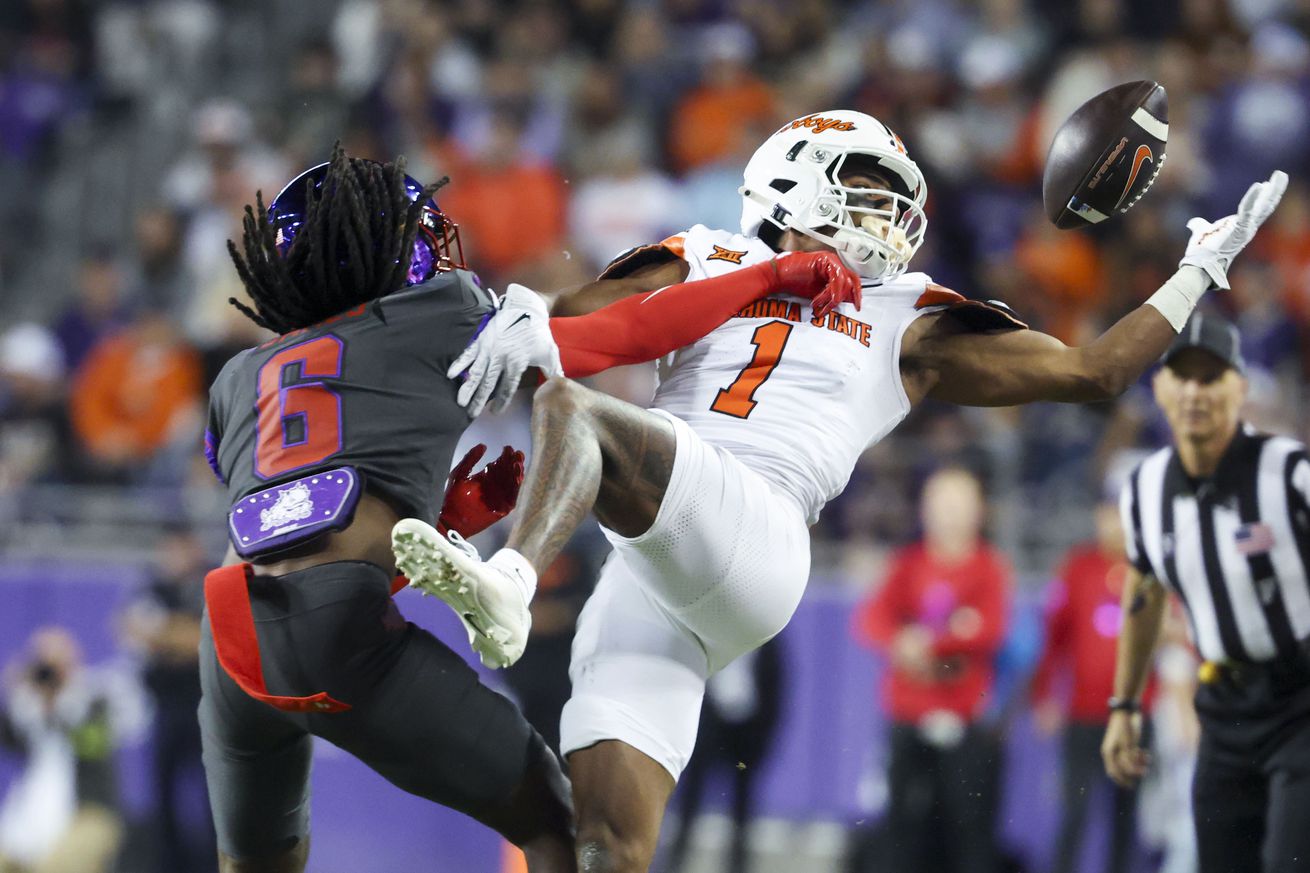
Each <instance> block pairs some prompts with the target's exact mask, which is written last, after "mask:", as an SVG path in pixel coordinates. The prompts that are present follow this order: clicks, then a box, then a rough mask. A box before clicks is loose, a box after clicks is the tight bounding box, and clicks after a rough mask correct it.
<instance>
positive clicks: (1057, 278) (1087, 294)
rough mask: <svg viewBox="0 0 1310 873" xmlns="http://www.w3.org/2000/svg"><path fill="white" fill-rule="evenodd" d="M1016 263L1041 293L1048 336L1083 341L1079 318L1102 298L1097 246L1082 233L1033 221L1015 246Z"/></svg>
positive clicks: (1062, 339) (1093, 309)
mask: <svg viewBox="0 0 1310 873" xmlns="http://www.w3.org/2000/svg"><path fill="white" fill-rule="evenodd" d="M1014 254H1015V262H1016V263H1017V264H1018V266H1019V268H1020V269H1021V270H1022V271H1023V272H1024V273H1025V274H1026V275H1027V276H1028V277H1029V278H1030V279H1031V280H1032V281H1033V283H1034V284H1035V285H1037V287H1038V290H1040V291H1041V292H1042V294H1041V297H1040V298H1039V300H1040V302H1041V303H1043V304H1046V305H1045V306H1043V307H1042V308H1043V309H1044V310H1045V312H1044V313H1043V314H1044V315H1045V319H1044V323H1045V327H1046V330H1047V332H1048V333H1050V334H1051V335H1053V336H1055V337H1057V338H1059V339H1060V340H1061V341H1063V342H1066V343H1075V344H1076V343H1078V342H1080V341H1081V339H1082V337H1080V333H1081V331H1082V329H1083V328H1084V325H1083V319H1085V318H1086V317H1087V316H1089V315H1092V314H1094V313H1095V312H1096V310H1097V307H1098V306H1100V305H1101V303H1102V301H1103V300H1104V297H1105V271H1104V270H1103V269H1102V267H1101V257H1100V253H1099V252H1098V251H1097V249H1096V245H1095V244H1094V243H1093V242H1092V241H1091V240H1090V239H1088V238H1087V237H1086V236H1085V235H1083V234H1076V233H1066V232H1065V231H1061V230H1057V229H1056V228H1055V227H1054V226H1052V225H1050V224H1048V223H1047V222H1046V221H1035V222H1033V223H1031V224H1030V225H1029V229H1028V231H1027V232H1026V233H1025V234H1024V236H1023V238H1022V239H1021V240H1020V241H1019V244H1018V246H1016V248H1015V253H1014Z"/></svg>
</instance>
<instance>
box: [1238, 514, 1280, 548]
mask: <svg viewBox="0 0 1310 873" xmlns="http://www.w3.org/2000/svg"><path fill="white" fill-rule="evenodd" d="M1233 539H1234V541H1235V542H1236V543H1237V553H1238V554H1239V555H1247V556H1249V555H1262V554H1264V553H1265V552H1267V551H1269V550H1270V549H1272V548H1273V547H1274V530H1273V528H1271V527H1270V526H1269V525H1267V524H1265V523H1264V522H1262V521H1254V522H1250V523H1248V524H1244V525H1242V526H1241V527H1239V528H1238V529H1237V533H1236V534H1234V536H1233Z"/></svg>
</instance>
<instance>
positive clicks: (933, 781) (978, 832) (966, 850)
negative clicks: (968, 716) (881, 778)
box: [887, 723, 1000, 873]
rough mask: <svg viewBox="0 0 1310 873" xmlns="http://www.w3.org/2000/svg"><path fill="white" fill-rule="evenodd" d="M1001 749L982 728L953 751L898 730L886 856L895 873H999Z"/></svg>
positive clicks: (908, 727) (911, 728)
mask: <svg viewBox="0 0 1310 873" xmlns="http://www.w3.org/2000/svg"><path fill="white" fill-rule="evenodd" d="M999 767H1000V758H999V746H998V744H997V743H996V741H995V740H994V739H993V738H992V737H991V736H989V735H988V734H987V732H986V731H985V730H984V729H982V728H980V727H978V726H976V725H973V726H970V727H968V728H966V729H965V733H964V737H963V738H962V739H961V740H960V742H959V743H957V744H956V745H954V746H947V747H943V746H934V745H931V744H929V743H928V742H926V741H925V740H924V739H923V737H922V736H921V735H920V733H919V728H918V727H917V726H916V725H912V724H901V723H897V724H893V725H892V735H891V772H890V775H889V780H888V781H889V783H890V785H889V788H890V791H891V798H890V803H889V805H888V809H887V838H888V846H887V850H888V851H887V856H888V860H889V861H890V864H889V865H888V866H889V871H890V873H924V871H943V873H945V871H956V873H995V871H996V833H995V822H996V812H997V807H998V801H999V791H998V783H999V779H998V771H999Z"/></svg>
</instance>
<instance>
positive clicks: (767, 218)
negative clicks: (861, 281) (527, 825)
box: [739, 110, 928, 281]
mask: <svg viewBox="0 0 1310 873" xmlns="http://www.w3.org/2000/svg"><path fill="white" fill-rule="evenodd" d="M744 176H745V178H744V182H745V184H744V185H743V186H742V187H741V189H739V193H740V194H741V195H742V222H741V225H742V233H745V234H747V235H752V236H753V235H758V234H759V233H760V229H761V227H762V225H764V224H766V223H767V224H770V225H772V226H774V227H775V228H777V229H779V230H783V231H785V230H794V231H796V232H798V233H801V234H803V235H805V236H808V237H810V238H812V239H815V240H817V241H819V242H822V243H823V244H825V245H827V246H830V247H831V248H833V249H835V250H836V251H837V252H838V254H840V255H841V257H842V260H843V261H845V262H846V265H847V266H849V267H850V268H851V269H852V270H854V271H855V272H856V273H858V274H859V275H860V276H862V277H864V278H866V279H873V280H883V281H885V280H888V279H892V278H895V277H896V276H898V275H900V274H901V273H903V272H905V269H906V267H907V266H908V264H909V261H910V259H911V258H912V257H913V256H914V253H915V252H916V251H917V250H918V248H919V246H920V245H921V244H922V242H923V234H924V231H925V230H926V229H927V226H928V220H927V216H926V215H925V214H924V211H923V204H924V201H925V200H926V198H927V186H926V184H925V182H924V178H923V174H922V173H921V172H920V171H919V168H918V167H917V166H916V165H915V163H914V162H913V161H912V160H910V158H909V156H908V155H907V154H906V153H905V147H904V145H903V144H902V143H901V141H900V138H899V137H897V136H896V134H894V133H892V132H891V131H890V130H889V129H887V128H886V127H885V126H884V125H882V124H881V123H880V122H878V121H877V120H876V119H874V118H872V117H871V116H868V115H864V114H863V113H859V112H850V111H845V110H838V111H834V112H824V113H817V114H815V115H810V116H806V117H805V118H801V119H798V120H796V121H794V122H791V123H789V124H787V125H785V126H784V127H783V128H782V129H781V130H779V131H778V132H777V133H775V134H774V135H773V136H772V137H770V138H769V139H768V140H766V141H765V143H764V144H763V145H762V146H761V147H760V148H759V149H758V150H757V151H756V152H755V154H754V156H752V158H751V160H750V162H749V163H748V164H747V166H746V171H745V174H744ZM855 176H865V177H868V180H869V181H870V182H874V183H875V186H874V187H856V186H853V185H849V184H846V182H847V181H848V180H851V179H852V178H853V177H855ZM856 181H858V180H856ZM881 181H885V182H886V187H876V183H877V182H881Z"/></svg>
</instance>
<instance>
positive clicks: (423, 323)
mask: <svg viewBox="0 0 1310 873" xmlns="http://www.w3.org/2000/svg"><path fill="white" fill-rule="evenodd" d="M491 309H492V300H491V295H490V294H488V293H487V292H486V291H484V290H483V289H482V288H481V287H479V286H478V285H477V283H476V280H475V279H474V277H473V275H472V274H471V273H468V272H465V271H462V270H461V271H455V272H451V273H442V274H439V275H438V276H436V277H434V278H433V279H431V280H429V281H427V282H425V283H423V284H422V285H416V286H414V287H412V288H405V289H403V290H401V291H397V292H395V293H394V294H390V295H388V296H386V297H383V298H381V299H379V300H375V301H373V302H371V303H367V304H363V305H360V306H357V307H355V308H354V309H352V310H350V311H348V312H344V313H342V314H340V315H337V316H334V317H332V318H329V319H327V320H326V321H324V322H322V323H320V324H317V325H314V326H312V327H309V328H305V329H303V330H297V331H293V332H291V333H288V334H285V335H283V336H280V337H278V338H276V339H274V340H270V341H269V342H267V343H264V344H263V345H261V346H257V347H256V348H253V349H247V350H246V351H244V352H241V353H240V354H238V355H236V356H235V357H233V358H232V359H231V360H230V361H228V362H227V365H226V366H224V367H223V370H222V372H221V373H219V375H218V378H217V379H215V380H214V384H213V385H212V386H211V387H210V389H209V428H208V432H207V433H206V434H205V452H206V455H207V456H208V457H209V459H210V463H211V465H212V466H213V467H214V471H215V473H217V474H218V475H219V477H220V478H221V479H222V480H223V481H224V482H225V483H226V484H227V487H228V496H229V497H230V498H231V499H232V500H233V501H236V500H238V499H240V498H241V497H244V496H246V495H248V494H250V493H252V492H255V491H260V490H262V489H265V488H268V487H269V486H271V485H275V484H277V483H279V482H282V481H287V480H290V479H295V478H299V477H301V476H304V475H306V474H308V473H313V472H315V471H316V470H326V469H331V468H334V467H342V466H353V467H354V468H355V469H356V470H357V471H358V472H359V473H360V474H361V476H362V477H363V480H364V484H365V488H366V490H368V491H370V492H371V493H374V494H376V495H378V496H380V497H382V498H383V499H385V500H387V501H388V502H389V503H391V504H392V506H393V507H394V508H395V509H396V511H397V512H399V513H400V514H401V515H406V516H417V517H419V518H422V519H425V520H428V521H431V520H433V519H435V518H436V515H437V512H438V511H439V508H440V507H439V503H438V499H439V498H438V495H439V493H440V492H439V491H438V489H439V487H440V486H441V484H442V483H443V482H444V480H445V477H446V474H447V473H448V472H449V470H450V465H451V456H452V454H453V453H454V450H455V444H456V442H457V441H458V439H459V437H460V435H461V434H462V433H463V432H464V429H465V428H466V427H468V423H469V418H468V415H467V413H466V412H465V411H464V409H463V408H461V407H460V406H459V405H458V404H457V403H456V401H455V394H456V390H457V386H456V384H455V383H453V382H451V380H450V379H448V378H446V368H447V367H449V366H450V364H451V362H452V361H453V360H454V359H455V358H456V357H457V356H458V355H459V354H460V352H462V351H463V350H464V348H465V346H466V345H467V344H468V342H469V340H470V338H471V337H472V335H473V332H474V331H475V330H476V329H477V327H478V325H479V324H480V322H481V321H482V319H483V317H484V316H486V315H487V314H488V313H489V312H490V311H491Z"/></svg>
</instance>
